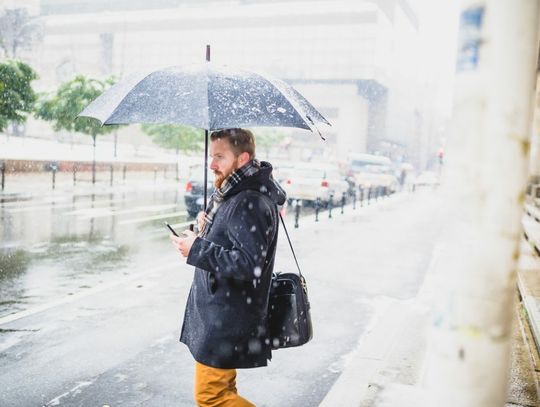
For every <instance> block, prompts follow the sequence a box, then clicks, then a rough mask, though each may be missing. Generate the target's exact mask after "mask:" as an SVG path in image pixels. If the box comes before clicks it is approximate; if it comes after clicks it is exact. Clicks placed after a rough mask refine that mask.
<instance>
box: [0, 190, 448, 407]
mask: <svg viewBox="0 0 540 407" xmlns="http://www.w3.org/2000/svg"><path fill="white" fill-rule="evenodd" d="M163 191H166V189H164V190H163ZM163 191H162V193H158V194H156V193H155V192H152V193H151V194H150V195H152V194H153V195H154V196H153V198H156V199H155V200H153V201H152V202H150V203H148V202H145V201H144V199H143V198H142V197H141V196H139V197H138V198H137V197H136V198H133V199H132V198H129V199H124V203H123V204H122V205H121V206H118V207H116V206H115V205H116V204H115V205H113V208H114V210H112V212H117V211H128V210H129V209H134V208H136V207H138V206H137V205H139V206H153V205H154V206H157V205H167V204H169V205H170V204H172V203H171V202H175V201H174V200H173V199H172V198H171V196H170V195H168V194H169V192H170V191H169V192H163ZM153 198H152V199H153ZM113 200H114V196H113ZM58 209H59V208H56V210H58ZM90 209H91V210H93V209H95V208H92V207H90ZM70 210H71V211H73V208H70ZM107 210H108V211H109V212H111V205H109V207H108V209H107ZM180 211H181V208H180V207H176V206H175V207H170V208H165V207H163V208H162V209H161V211H158V212H157V213H154V214H150V215H148V214H147V215H146V217H147V218H151V217H152V216H154V217H155V216H162V215H164V214H167V213H171V212H180ZM98 213H101V215H103V216H102V217H101V218H98V217H93V218H92V216H93V215H96V214H98ZM105 213H106V212H105V211H102V212H96V211H94V212H91V213H90V214H89V213H87V212H82V213H79V214H78V215H70V216H75V217H77V216H87V217H88V216H89V215H90V216H89V217H88V219H86V220H85V222H88V223H87V224H86V226H85V227H84V228H82V229H80V230H82V232H81V233H75V236H81V235H85V234H86V235H88V232H89V230H90V229H89V228H90V226H91V225H90V223H89V222H90V220H91V219H94V228H95V230H105V231H107V228H108V232H107V233H103V234H102V235H100V236H101V238H99V239H96V240H94V241H93V240H91V239H89V240H86V242H87V243H86V245H83V250H82V251H83V252H91V251H92V250H94V249H95V247H101V248H100V249H99V250H105V249H103V247H102V246H104V245H105V244H104V243H103V242H104V241H108V242H109V245H110V246H112V247H121V246H122V245H123V246H126V247H127V248H126V249H125V250H124V252H123V256H120V257H121V258H120V260H118V258H117V257H115V256H112V259H111V258H109V260H102V262H101V263H99V262H98V263H97V267H96V263H95V257H92V256H90V257H84V256H82V257H83V258H84V261H80V262H78V261H76V260H72V261H65V260H63V259H64V258H62V256H60V257H59V258H57V260H56V261H55V258H54V256H48V257H47V256H46V258H43V257H39V256H38V257H36V258H33V260H32V261H30V262H29V265H28V266H27V267H26V268H25V269H24V270H23V271H22V272H20V274H17V276H16V278H14V279H12V280H11V281H12V283H11V285H12V286H17V287H18V289H19V294H20V295H21V296H22V297H24V296H25V295H27V296H28V295H29V296H31V295H30V294H33V295H34V297H32V298H34V299H33V300H29V301H26V302H25V301H22V303H20V304H15V305H12V308H10V309H11V311H10V312H8V311H5V312H4V313H3V314H2V315H3V316H0V361H1V364H2V367H3V368H2V370H1V372H0V405H2V406H6V407H7V406H17V407H20V406H54V405H62V406H85V407H87V406H104V405H109V406H140V405H144V406H190V405H193V401H192V380H193V377H192V376H193V360H192V358H191V356H190V354H189V352H188V350H187V349H186V347H185V346H184V345H182V344H180V343H179V342H178V336H179V331H180V326H181V318H182V315H183V308H184V305H185V301H186V298H187V294H188V291H189V286H190V284H191V279H192V275H193V271H192V269H191V268H190V267H188V266H186V265H185V264H184V263H183V262H182V260H181V259H180V258H179V257H178V255H177V254H176V253H175V252H174V250H173V249H172V247H171V246H170V243H169V242H168V240H167V236H166V233H164V234H163V236H162V235H161V232H159V230H160V228H161V227H162V226H161V222H162V220H163V218H155V219H147V220H145V221H140V222H132V221H133V220H134V219H139V220H140V219H143V218H144V216H141V214H140V213H138V212H135V213H129V212H125V213H124V214H120V213H116V215H115V222H116V223H115V224H116V226H115V227H114V228H115V232H114V233H111V232H110V231H111V228H112V226H111V225H112V223H107V222H104V223H103V222H102V223H100V226H98V219H101V220H103V219H110V218H111V216H109V215H106V214H105ZM437 215H438V213H437V205H436V199H434V198H433V195H432V194H431V193H430V192H429V191H423V192H422V191H421V192H420V193H417V194H415V195H401V196H394V197H392V198H391V199H388V200H384V201H381V202H378V203H376V204H374V205H371V206H369V207H364V208H357V210H356V211H352V209H351V208H347V210H346V213H345V215H340V214H339V211H335V213H334V217H333V219H332V220H328V219H327V218H326V217H321V221H320V222H318V223H315V222H313V219H309V218H304V219H302V221H301V226H300V228H299V229H294V228H292V222H289V225H290V232H291V235H292V236H291V237H292V239H293V242H294V244H295V249H296V250H297V254H298V256H299V259H300V261H301V265H302V267H303V272H304V274H305V275H306V277H307V280H308V286H309V290H310V299H311V302H312V312H313V315H312V316H313V322H314V329H315V337H314V339H313V341H312V342H310V343H309V344H308V345H306V346H304V347H301V348H297V349H284V350H279V351H276V352H274V357H273V360H272V362H271V363H270V366H269V367H267V368H260V369H249V370H242V371H239V377H238V388H239V391H240V393H242V394H243V395H244V396H245V397H247V398H248V399H250V400H252V401H253V402H254V403H255V404H256V405H257V406H316V405H318V404H319V402H320V401H321V400H322V399H323V398H324V396H325V394H326V393H327V392H328V391H329V389H330V388H331V386H332V384H333V383H334V381H335V380H336V378H337V377H338V375H339V374H340V372H341V371H342V370H343V368H344V366H345V365H346V363H347V357H348V355H349V354H350V353H351V351H352V350H353V349H354V348H355V346H356V345H357V343H358V341H359V339H360V338H361V337H362V335H363V333H365V332H366V329H367V328H368V327H369V325H370V324H371V323H372V322H373V318H374V316H375V315H376V314H377V309H378V307H380V306H381V304H384V303H385V302H386V301H395V300H406V299H408V298H412V297H414V296H415V295H416V293H417V291H418V289H419V287H420V286H421V283H422V279H423V276H424V273H425V272H426V268H427V265H428V263H429V259H430V256H431V250H432V248H433V245H434V244H435V241H436V236H437V234H438V231H439V227H440V221H441V220H440V219H439V217H438V216H437ZM66 216H68V215H66V214H65V213H64V214H63V215H61V217H66ZM174 216H177V217H178V216H179V215H174ZM289 221H292V220H291V219H289ZM120 222H124V223H123V224H121V225H120ZM130 222H131V223H130ZM68 223H69V222H68ZM75 223H76V222H75ZM180 223H181V222H180ZM71 224H72V225H73V222H71ZM134 225H137V226H136V227H135V226H134ZM65 227H67V226H65ZM71 227H73V226H71ZM4 235H5V232H4ZM107 239H108V240H107ZM36 240H37V241H38V242H37V243H39V241H40V239H36ZM46 240H47V239H45V240H44V241H46ZM16 241H17V239H12V240H11V242H16ZM20 241H26V242H27V243H24V244H21V245H20V246H21V247H22V248H23V249H24V250H27V249H28V248H29V247H32V245H34V244H36V241H34V242H33V243H28V238H25V239H20ZM50 241H51V239H49V243H50ZM76 241H77V239H75V242H76ZM95 242H98V243H99V244H97V246H96V244H95ZM79 243H80V242H79ZM74 244H75V245H76V243H73V242H71V243H70V244H68V245H67V247H71V246H73V245H74ZM70 245H71V246H70ZM105 246H107V245H105ZM109 249H110V248H109ZM44 250H45V252H46V253H48V250H49V247H48V246H47V248H46V249H44ZM99 250H97V251H98V252H99ZM105 251H106V250H105ZM86 255H87V254H86ZM80 257H81V254H80V253H79V254H78V255H74V256H72V259H78V258H80ZM43 264H46V266H43ZM55 265H56V266H55ZM40 267H41V270H42V271H41V274H39V273H40V271H39V270H40ZM276 268H277V269H283V270H293V269H294V267H293V260H292V257H291V255H290V253H289V249H288V246H286V240H285V239H284V238H283V239H281V242H280V247H279V254H278V260H277V263H276ZM58 270H60V271H58ZM88 270H90V271H88ZM69 271H71V274H72V279H70V278H68V276H67V275H66V273H69ZM28 273H30V274H32V275H33V277H32V278H29V279H27V280H25V277H24V276H25V275H26V274H28ZM51 274H52V275H53V277H52V278H51V277H50V275H51ZM51 279H52V282H50V281H49V280H51ZM13 281H15V282H13ZM21 281H23V283H21ZM25 281H26V282H25ZM28 281H31V282H33V283H32V284H33V286H32V288H31V290H27V288H28ZM73 281H75V282H73ZM17 282H18V283H17ZM56 283H58V284H65V285H66V286H65V287H59V288H58V287H56ZM40 284H43V286H44V287H48V288H47V290H48V294H47V295H41V296H40V295H38V294H37V293H39V285H40ZM2 285H3V287H4V288H3V289H5V286H7V285H8V282H6V281H5V280H3V281H2ZM51 287H52V288H51ZM10 292H11V294H12V295H13V290H12V291H10ZM29 293H30V294H29ZM15 297H16V296H15ZM13 306H18V307H19V308H18V309H16V310H15V311H16V312H15V313H12V312H14V311H13V310H14V308H13ZM5 307H7V306H5ZM6 309H7V308H6Z"/></svg>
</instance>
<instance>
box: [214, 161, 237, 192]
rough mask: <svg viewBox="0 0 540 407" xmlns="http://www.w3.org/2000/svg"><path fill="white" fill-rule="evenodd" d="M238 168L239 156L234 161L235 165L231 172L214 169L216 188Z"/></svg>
mask: <svg viewBox="0 0 540 407" xmlns="http://www.w3.org/2000/svg"><path fill="white" fill-rule="evenodd" d="M237 169H238V158H237V159H236V160H235V161H234V163H233V166H232V168H231V170H230V171H229V172H227V173H223V172H218V171H214V177H215V178H214V186H215V187H216V188H221V184H223V181H225V178H227V177H228V176H229V175H231V174H232V173H233V172H234V171H236V170H237Z"/></svg>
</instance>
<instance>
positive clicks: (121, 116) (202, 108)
mask: <svg viewBox="0 0 540 407" xmlns="http://www.w3.org/2000/svg"><path fill="white" fill-rule="evenodd" d="M79 116H84V117H92V118H95V119H98V120H99V121H100V122H101V123H102V124H103V125H107V124H128V123H170V124H174V123H177V124H184V125H190V126H193V127H199V128H202V129H205V130H206V138H205V143H206V148H207V146H208V131H212V130H217V129H225V128H237V127H255V126H264V127H297V128H301V129H307V130H311V131H317V132H318V134H319V135H321V133H320V131H319V130H318V128H317V127H316V124H317V123H324V124H328V125H330V123H329V122H328V121H327V120H326V119H325V118H324V117H323V116H322V115H321V114H320V113H319V112H318V111H317V110H316V109H315V108H314V107H313V105H311V104H310V103H309V102H308V101H307V100H306V99H305V98H304V97H303V96H302V95H301V94H300V93H299V92H298V91H296V90H295V89H294V88H293V87H292V86H290V85H288V84H287V83H285V82H283V81H281V80H278V79H274V78H270V77H268V76H263V75H260V74H257V73H254V72H250V71H246V70H241V69H234V68H230V67H227V66H216V65H214V64H212V63H211V62H205V63H203V64H197V65H186V66H174V67H169V68H165V69H158V70H155V71H151V72H145V73H137V74H133V75H130V76H128V77H126V78H125V79H123V80H121V81H119V82H118V83H116V84H115V85H113V86H112V87H111V88H110V89H108V90H107V91H105V92H104V93H103V94H102V95H101V96H99V97H98V98H97V99H96V100H94V101H93V102H92V103H90V104H89V105H88V106H87V107H86V108H85V109H84V110H83V111H82V112H81V113H80V114H79ZM321 137H322V135H321ZM206 155H207V151H206V154H205V186H206V179H207V177H206V171H207V162H206V160H207V158H206ZM204 203H205V208H206V191H205V199H204Z"/></svg>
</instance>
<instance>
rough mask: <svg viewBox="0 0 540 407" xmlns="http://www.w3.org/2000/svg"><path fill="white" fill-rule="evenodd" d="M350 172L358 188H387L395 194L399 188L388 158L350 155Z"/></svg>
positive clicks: (362, 154) (359, 154)
mask: <svg viewBox="0 0 540 407" xmlns="http://www.w3.org/2000/svg"><path fill="white" fill-rule="evenodd" d="M349 172H350V176H351V177H353V179H354V181H355V183H356V186H357V187H358V188H362V189H367V188H386V189H387V190H388V192H390V193H393V192H396V191H397V189H398V186H399V181H398V179H397V177H396V175H395V172H394V167H393V164H392V161H391V160H390V159H389V158H388V157H384V156H380V155H373V154H365V153H350V154H349Z"/></svg>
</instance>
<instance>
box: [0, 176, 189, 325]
mask: <svg viewBox="0 0 540 407" xmlns="http://www.w3.org/2000/svg"><path fill="white" fill-rule="evenodd" d="M25 198H26V199H23V200H20V199H18V200H11V201H8V202H4V203H1V204H0V237H1V239H0V271H1V272H0V317H1V316H4V315H6V314H10V313H13V312H17V311H22V310H25V309H27V308H29V307H32V306H34V305H36V304H41V303H43V302H47V301H49V299H51V298H57V297H62V296H65V295H73V294H75V293H77V292H79V291H81V290H85V289H88V288H91V287H93V286H95V285H96V283H97V282H99V281H101V280H107V279H109V278H114V277H115V276H118V275H122V274H129V273H131V272H132V271H133V270H134V269H136V268H137V267H138V266H139V265H140V264H141V263H144V262H145V261H153V260H155V259H152V254H153V253H154V250H153V248H154V247H155V246H156V245H157V246H161V244H162V243H163V242H164V241H166V240H167V236H168V232H167V230H166V229H165V228H164V227H163V222H165V221H167V222H169V223H171V224H173V225H176V226H177V227H180V228H181V227H182V225H183V224H185V223H186V221H187V214H186V211H185V206H184V203H183V195H182V190H181V185H180V184H179V183H175V182H174V181H170V180H169V181H168V182H161V183H156V184H154V183H153V182H151V181H150V182H141V183H138V184H135V185H133V184H128V185H116V186H114V187H105V188H104V187H103V186H97V187H96V188H92V187H91V186H87V187H86V188H84V187H83V188H80V189H79V190H77V191H71V192H66V191H62V190H58V191H55V192H51V191H50V190H44V191H42V192H39V193H35V194H33V196H30V197H28V196H26V197H25Z"/></svg>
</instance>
